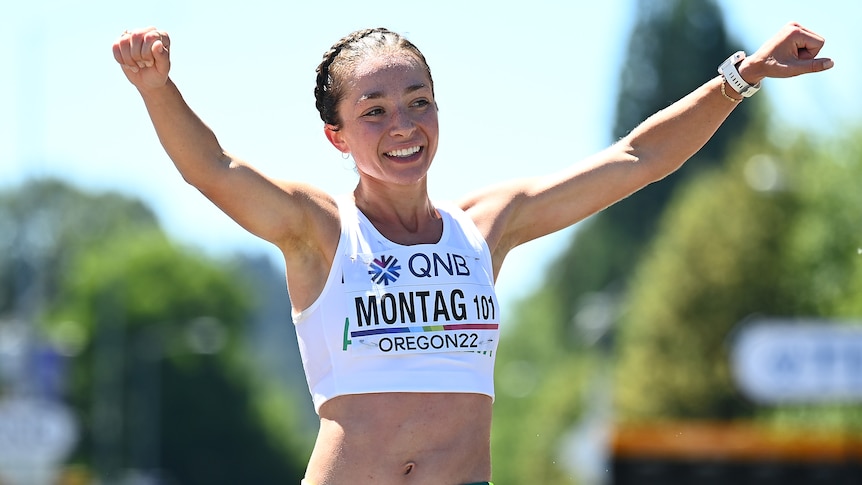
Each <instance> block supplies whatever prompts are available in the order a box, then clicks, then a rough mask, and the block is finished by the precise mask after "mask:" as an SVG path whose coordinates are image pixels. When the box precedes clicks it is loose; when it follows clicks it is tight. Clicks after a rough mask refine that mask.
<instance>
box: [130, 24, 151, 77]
mask: <svg viewBox="0 0 862 485" xmlns="http://www.w3.org/2000/svg"><path fill="white" fill-rule="evenodd" d="M146 32H147V31H145V30H144V31H142V30H136V31H134V32H132V33H131V35H129V55H130V56H131V58H132V61H133V62H134V65H136V66H138V67H139V68H141V69H143V68H144V67H147V66H146V63H145V62H144V35H145V34H146Z"/></svg>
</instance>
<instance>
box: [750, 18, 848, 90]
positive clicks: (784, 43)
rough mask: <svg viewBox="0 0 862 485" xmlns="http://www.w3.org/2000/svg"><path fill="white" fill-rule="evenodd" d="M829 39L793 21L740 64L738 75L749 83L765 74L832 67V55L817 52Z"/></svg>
mask: <svg viewBox="0 0 862 485" xmlns="http://www.w3.org/2000/svg"><path fill="white" fill-rule="evenodd" d="M825 42H826V40H825V39H824V38H823V37H821V36H819V35H817V34H816V33H814V32H812V31H810V30H808V29H806V28H805V27H803V26H801V25H799V24H797V23H795V22H791V23H789V24H787V25H785V26H784V27H783V28H782V29H781V30H779V31H778V33H777V34H775V35H774V36H773V37H772V38H771V39H769V40H768V41H766V43H764V44H763V45H762V46H761V47H760V49H758V50H757V52H755V53H754V54H752V55H750V56H748V57H746V58H745V60H743V61H742V64H741V65H740V66H739V74H740V75H741V76H742V78H743V79H745V81H746V82H748V83H749V84H757V83H759V82H760V81H761V79H763V78H765V77H775V78H784V77H793V76H798V75H800V74H808V73H811V72H820V71H825V70H827V69H830V68H832V66H833V65H834V63H833V62H832V59H829V58H826V57H824V58H818V57H817V54H819V53H820V49H821V48H822V47H823V44H824V43H825Z"/></svg>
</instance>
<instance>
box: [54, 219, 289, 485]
mask: <svg viewBox="0 0 862 485" xmlns="http://www.w3.org/2000/svg"><path fill="white" fill-rule="evenodd" d="M235 274H236V273H235V272H233V271H229V270H228V269H226V268H225V267H224V265H223V264H219V263H218V262H216V261H212V260H208V259H207V258H205V257H204V256H202V255H201V254H200V253H199V252H196V251H194V250H191V249H184V248H180V247H177V246H175V245H173V244H171V243H170V242H169V241H168V240H167V239H166V238H165V237H164V235H162V234H161V233H159V232H141V233H137V234H134V235H133V236H131V237H121V238H114V239H111V240H108V241H106V242H104V243H102V244H98V245H94V246H92V247H91V248H90V249H89V250H88V251H86V252H84V253H82V254H81V257H80V258H79V260H78V261H77V262H76V264H75V265H74V267H73V270H72V271H70V272H68V273H67V274H66V278H65V279H64V281H63V287H62V289H63V292H62V294H61V297H60V299H59V300H58V301H57V302H56V303H55V305H54V309H55V311H54V312H53V315H52V318H51V321H54V322H64V324H65V325H69V323H68V322H76V323H77V324H78V325H79V326H80V328H81V330H82V331H83V334H84V336H85V338H84V339H83V340H84V342H85V345H84V346H83V351H82V352H81V353H80V355H79V356H78V358H77V359H76V365H75V366H74V368H73V369H74V378H73V399H74V403H75V407H76V408H77V409H82V410H91V411H90V412H89V413H84V414H83V416H82V417H83V420H84V426H83V429H84V436H83V439H82V441H81V443H80V447H79V449H78V453H77V456H78V458H79V459H80V460H81V461H88V462H91V463H92V465H93V466H94V467H95V468H96V469H97V470H98V471H99V473H100V474H101V475H102V476H105V477H108V478H110V477H117V476H118V474H119V473H120V471H121V470H125V469H152V468H156V467H157V468H159V469H161V470H163V471H164V472H165V473H166V474H167V475H168V477H170V478H172V479H173V480H175V481H177V482H178V483H187V484H195V483H200V484H208V485H209V484H219V483H224V484H235V483H292V482H298V481H299V479H300V478H301V477H302V475H303V468H304V467H303V462H304V459H303V458H304V457H303V456H302V455H303V453H301V452H299V451H298V450H299V444H300V443H301V440H300V439H298V437H297V436H296V435H297V433H296V431H295V429H296V425H295V423H292V422H291V421H290V417H291V414H290V413H291V410H290V407H289V401H288V400H287V399H285V398H283V397H282V398H279V397H278V396H277V395H276V394H275V391H274V390H273V389H271V388H266V384H265V383H263V382H261V381H260V380H259V379H257V378H256V377H255V376H254V374H253V373H252V372H251V369H250V367H249V364H248V362H247V359H246V355H245V351H246V349H245V348H244V347H243V342H242V339H241V335H242V325H243V323H244V320H245V318H246V316H247V314H248V311H249V305H250V299H249V295H248V294H246V293H245V292H244V290H243V289H242V285H241V281H237V280H236V277H235ZM263 392H265V393H267V394H266V396H267V398H268V399H280V402H281V403H282V405H283V406H284V407H283V408H282V409H281V413H280V418H279V417H277V416H276V415H275V414H273V413H271V412H270V413H269V414H267V413H265V412H264V411H266V410H267V409H266V406H264V403H263V402H262V398H261V395H262V394H261V393H263ZM271 405H272V403H271V402H270V404H269V406H271ZM269 411H271V409H269Z"/></svg>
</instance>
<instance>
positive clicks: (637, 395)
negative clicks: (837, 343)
mask: <svg viewBox="0 0 862 485" xmlns="http://www.w3.org/2000/svg"><path fill="white" fill-rule="evenodd" d="M785 137H787V134H786V133H785ZM785 139H787V140H788V142H787V143H782V144H779V145H771V144H769V143H767V142H766V141H765V140H763V139H759V138H757V139H755V138H754V137H751V138H749V139H748V140H747V142H746V143H744V144H742V145H741V146H740V147H739V150H738V151H737V152H736V153H735V155H734V156H733V157H732V163H731V164H730V165H729V166H728V167H727V168H726V169H720V170H716V171H714V172H713V173H711V174H709V175H708V176H704V177H702V178H700V179H699V180H697V181H696V182H694V183H692V184H691V185H690V186H689V187H687V188H686V190H685V191H683V192H682V193H681V194H680V195H679V197H678V199H677V200H675V201H674V203H673V204H672V205H671V207H670V208H669V210H668V212H667V213H666V215H665V217H664V218H663V220H662V229H661V231H660V236H659V237H657V238H656V239H655V240H654V242H653V244H652V245H651V246H650V250H649V254H648V256H647V257H646V258H645V260H644V262H643V264H642V265H641V266H640V267H639V269H638V272H637V275H636V277H635V278H634V284H633V285H632V290H631V296H630V299H629V300H628V302H627V311H626V313H625V317H624V319H623V322H624V323H623V325H622V326H621V328H623V329H624V330H623V331H622V334H621V337H620V340H619V341H618V350H619V362H618V367H617V370H618V372H617V374H616V388H615V390H616V392H615V394H616V396H617V398H618V411H619V413H620V417H621V419H668V418H676V419H679V418H689V419H690V418H700V419H703V418H707V419H717V418H718V419H734V418H737V419H738V418H752V417H755V416H758V415H762V414H763V413H764V411H765V410H764V409H758V408H757V407H756V406H755V405H754V404H753V403H751V402H749V401H748V400H746V399H745V398H744V397H743V396H741V395H739V393H738V391H737V390H736V388H735V385H734V383H733V380H732V378H731V375H730V370H729V368H728V366H729V356H728V353H729V344H730V338H731V336H732V334H733V331H734V329H735V328H736V327H737V326H738V325H739V324H740V323H742V322H744V321H745V320H746V319H747V318H750V317H752V316H754V315H766V316H776V317H786V318H789V319H793V318H809V317H824V318H836V319H840V320H851V321H852V320H857V321H858V320H859V319H860V318H862V304H860V299H859V297H858V295H859V294H860V292H859V289H860V288H862V257H860V255H859V248H860V247H862V237H860V227H862V192H860V191H859V190H858V189H857V185H858V183H857V182H856V181H857V180H859V178H860V177H862V162H860V160H862V144H860V142H859V141H858V140H859V131H858V130H857V133H855V134H853V133H849V134H848V135H845V136H844V137H842V138H841V139H836V140H828V141H814V140H810V139H807V138H806V137H803V136H798V137H796V138H793V137H787V138H785ZM767 411H768V410H767ZM769 412H771V411H769ZM769 412H767V414H769ZM857 415H858V413H857ZM815 421H816V420H815V419H812V420H810V421H809V422H808V423H807V424H808V425H809V426H811V425H816V423H815Z"/></svg>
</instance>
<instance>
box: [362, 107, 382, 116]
mask: <svg viewBox="0 0 862 485" xmlns="http://www.w3.org/2000/svg"><path fill="white" fill-rule="evenodd" d="M383 113H385V111H383V108H371V109H370V110H368V111H366V112H365V113H363V114H362V116H380V115H382V114H383Z"/></svg>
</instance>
